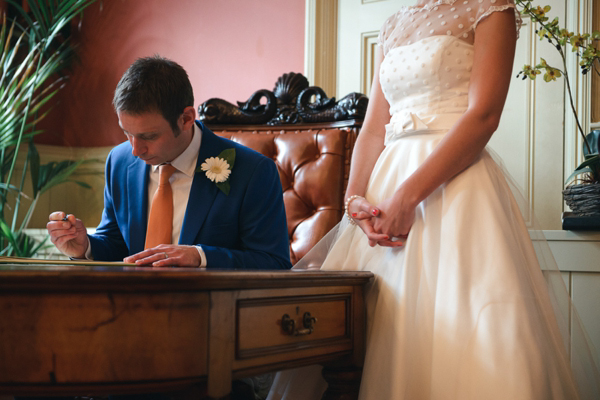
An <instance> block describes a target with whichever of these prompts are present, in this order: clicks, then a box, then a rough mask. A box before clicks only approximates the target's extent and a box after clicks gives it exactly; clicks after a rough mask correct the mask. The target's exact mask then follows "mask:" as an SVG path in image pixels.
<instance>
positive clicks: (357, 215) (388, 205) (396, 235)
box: [348, 190, 416, 247]
mask: <svg viewBox="0 0 600 400" xmlns="http://www.w3.org/2000/svg"><path fill="white" fill-rule="evenodd" d="M415 209H416V206H415V205H412V204H411V203H410V202H409V201H406V196H403V195H402V193H401V191H400V190H398V191H397V192H396V193H395V194H394V196H392V197H390V198H388V199H386V200H384V201H383V202H381V203H380V204H379V205H378V206H374V205H372V204H371V203H370V202H369V201H368V200H367V199H365V198H363V197H356V198H354V199H352V200H351V201H350V203H349V204H348V212H349V213H350V215H351V216H352V218H353V219H354V221H355V222H356V224H357V225H358V226H359V227H360V228H361V229H362V230H363V232H364V233H365V235H367V239H368V241H369V246H371V247H374V246H377V245H378V246H384V247H402V246H404V243H405V241H406V238H407V237H408V233H409V231H410V228H411V226H412V224H413V222H414V219H415Z"/></svg>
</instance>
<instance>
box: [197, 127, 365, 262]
mask: <svg viewBox="0 0 600 400" xmlns="http://www.w3.org/2000/svg"><path fill="white" fill-rule="evenodd" d="M209 127H210V128H211V129H212V130H213V131H214V132H215V133H216V134H218V135H221V136H224V137H227V138H230V139H232V140H234V141H236V142H238V143H240V144H243V145H245V146H247V147H250V148H251V149H254V150H256V151H258V152H260V153H262V154H264V155H266V156H267V157H269V158H271V159H273V160H274V161H275V163H276V164H277V168H278V170H279V177H280V178H281V185H282V186H283V199H284V203H285V209H286V216H287V224H288V234H289V241H290V258H291V261H292V264H295V263H296V262H297V261H298V260H299V259H300V258H302V256H304V255H305V254H306V253H307V252H308V250H310V249H311V248H312V246H314V245H315V244H316V243H317V242H318V241H319V240H320V239H321V238H322V237H323V236H324V235H325V234H326V233H327V232H328V231H329V230H330V229H331V228H333V227H334V226H335V225H336V224H337V223H338V222H339V221H340V219H341V218H342V216H343V212H344V193H345V190H346V185H347V183H348V174H349V170H350V158H351V155H352V148H353V146H354V142H355V140H356V136H357V134H358V130H359V127H360V124H359V123H357V122H356V121H353V120H350V121H343V122H335V123H320V124H313V125H285V126H278V127H273V126H260V125H255V126H226V127H225V126H209Z"/></svg>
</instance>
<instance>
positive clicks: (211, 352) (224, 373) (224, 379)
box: [207, 291, 236, 400]
mask: <svg viewBox="0 0 600 400" xmlns="http://www.w3.org/2000/svg"><path fill="white" fill-rule="evenodd" d="M235 293H236V292H234V291H223V292H212V293H211V294H210V311H209V313H210V329H209V339H208V347H209V348H208V382H207V384H208V397H209V398H211V399H215V400H217V399H223V400H226V399H229V394H230V393H231V369H232V367H233V358H234V356H235V349H234V344H235Z"/></svg>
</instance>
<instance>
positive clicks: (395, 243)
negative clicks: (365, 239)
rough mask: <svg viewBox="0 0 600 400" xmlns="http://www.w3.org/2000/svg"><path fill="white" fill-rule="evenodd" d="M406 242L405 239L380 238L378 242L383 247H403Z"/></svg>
mask: <svg viewBox="0 0 600 400" xmlns="http://www.w3.org/2000/svg"><path fill="white" fill-rule="evenodd" d="M392 239H396V238H392ZM404 243H405V239H399V240H380V241H379V242H377V244H378V245H379V246H382V247H403V246H404Z"/></svg>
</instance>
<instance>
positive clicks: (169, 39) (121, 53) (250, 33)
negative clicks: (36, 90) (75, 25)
mask: <svg viewBox="0 0 600 400" xmlns="http://www.w3.org/2000/svg"><path fill="white" fill-rule="evenodd" d="M304 7H305V0H177V1H170V0H169V1H167V0H100V1H99V2H98V3H97V4H94V5H93V6H91V7H90V8H89V9H88V10H86V12H85V14H84V16H83V21H82V28H81V30H80V31H79V32H74V40H75V42H76V43H79V50H78V54H79V57H80V62H79V63H77V64H76V65H75V66H74V71H73V74H72V76H71V78H70V80H69V82H68V83H67V86H66V87H65V88H64V90H63V91H62V92H61V93H60V94H59V96H60V99H59V101H60V104H58V106H57V107H55V109H54V110H53V112H52V113H51V115H49V116H48V118H47V119H46V120H45V121H43V123H42V128H44V129H45V130H46V133H44V134H43V135H40V136H39V137H38V138H37V140H36V142H39V143H44V144H56V145H64V146H78V147H92V146H110V145H114V144H117V143H120V142H122V141H123V140H124V136H123V133H122V131H121V130H120V129H119V126H118V124H117V118H116V116H115V113H114V111H113V109H112V104H111V101H112V95H113V91H114V88H115V86H116V84H117V82H118V81H119V78H120V77H121V75H122V74H123V72H125V70H126V69H127V67H128V66H129V65H130V64H131V63H132V62H133V61H134V60H135V59H136V58H138V57H144V56H149V55H153V54H160V55H161V56H164V57H167V58H170V59H173V60H174V61H176V62H178V63H179V64H181V65H182V66H183V67H184V68H185V69H186V70H187V72H188V74H189V76H190V80H191V82H192V85H193V87H194V97H195V106H196V109H197V107H198V105H199V104H200V103H202V102H204V101H205V100H207V99H209V98H211V97H220V98H223V99H225V100H227V101H230V102H232V103H235V101H237V100H240V101H245V100H247V99H248V97H250V95H251V94H252V93H253V92H254V91H256V90H258V89H272V88H273V86H274V83H275V81H276V80H277V78H278V77H279V76H280V75H282V74H283V73H286V72H290V71H293V72H302V71H303V69H304Z"/></svg>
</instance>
